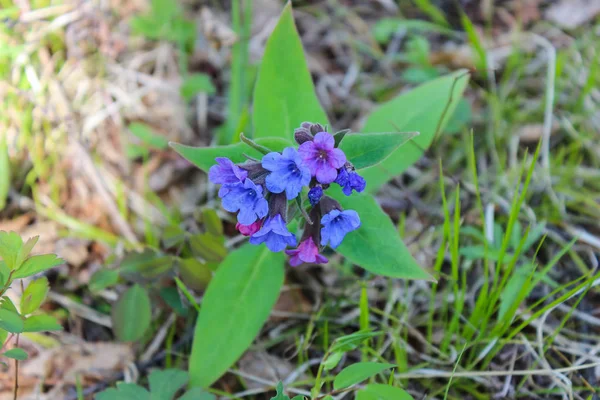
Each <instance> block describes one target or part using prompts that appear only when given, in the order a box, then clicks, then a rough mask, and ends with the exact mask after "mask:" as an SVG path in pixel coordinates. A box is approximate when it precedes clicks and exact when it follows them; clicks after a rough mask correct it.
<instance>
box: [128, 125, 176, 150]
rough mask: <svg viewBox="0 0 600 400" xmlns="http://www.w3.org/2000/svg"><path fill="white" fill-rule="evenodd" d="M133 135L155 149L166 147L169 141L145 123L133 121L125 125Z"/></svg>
mask: <svg viewBox="0 0 600 400" xmlns="http://www.w3.org/2000/svg"><path fill="white" fill-rule="evenodd" d="M127 128H128V129H129V131H130V132H131V133H133V135H134V136H136V137H137V138H138V139H140V140H141V141H142V142H144V144H146V145H148V146H150V147H153V148H155V149H166V148H167V147H168V146H169V141H168V140H167V139H166V138H165V137H164V136H162V135H160V134H158V133H156V132H154V130H153V129H152V128H151V127H150V126H148V125H146V124H140V123H138V122H134V123H133V124H129V126H128V127H127Z"/></svg>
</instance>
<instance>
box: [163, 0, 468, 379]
mask: <svg viewBox="0 0 600 400" xmlns="http://www.w3.org/2000/svg"><path fill="white" fill-rule="evenodd" d="M467 81H468V78H467V75H466V74H465V73H464V72H463V71H458V72H456V73H454V74H451V75H449V76H446V77H441V78H438V79H435V80H432V81H430V82H428V83H426V84H424V85H422V86H420V87H418V88H416V89H413V90H412V91H409V92H407V93H405V94H402V95H400V96H398V97H396V98H394V99H392V100H390V101H388V102H387V103H385V104H382V105H380V106H379V107H377V108H376V109H375V110H374V111H373V112H372V113H371V114H370V115H369V116H368V117H367V118H366V123H365V125H364V127H363V129H362V131H363V132H366V133H349V132H347V131H340V132H337V133H335V134H334V133H330V130H329V129H328V128H327V127H328V125H329V121H328V119H327V115H326V113H325V111H324V110H323V108H322V107H321V105H320V104H319V101H318V99H317V97H316V94H315V90H314V86H313V82H312V79H311V76H310V73H309V71H308V68H307V64H306V60H305V56H304V52H303V49H302V44H301V42H300V38H299V35H298V32H297V30H296V27H295V25H294V19H293V16H292V9H291V5H290V4H288V5H287V6H286V7H285V9H284V11H283V13H282V15H281V17H280V19H279V22H278V24H277V26H276V27H275V30H274V31H273V33H272V35H271V37H270V38H269V40H268V42H267V46H266V49H265V54H264V58H263V60H262V63H261V65H260V70H259V75H258V78H257V82H256V86H255V90H254V101H253V115H252V125H253V134H252V135H248V136H250V137H251V139H250V138H248V137H246V136H244V135H243V134H241V135H239V138H238V140H237V142H236V143H233V144H229V145H225V146H215V147H205V148H194V147H189V146H185V145H181V144H177V143H172V144H171V145H172V147H173V148H174V149H175V150H176V151H177V152H178V153H179V154H181V155H182V156H183V157H185V158H186V159H187V160H189V161H190V162H192V163H193V164H195V165H196V166H198V167H199V168H200V169H202V170H203V171H205V172H207V173H208V174H209V178H210V180H211V181H212V182H214V183H216V184H219V185H221V187H220V188H219V192H218V194H219V197H220V198H221V199H222V205H223V207H224V208H225V209H226V210H228V211H231V212H237V213H238V214H237V220H238V225H237V228H238V230H239V231H240V232H241V233H242V234H244V235H247V236H250V239H249V243H247V244H245V245H242V246H241V247H239V248H238V249H236V250H234V251H232V252H231V253H229V254H228V256H227V257H226V258H225V259H224V260H223V262H222V263H221V264H220V265H219V266H218V269H217V271H216V273H215V275H214V277H213V279H212V280H211V282H210V285H209V286H208V289H207V291H206V293H205V296H204V298H203V301H202V305H201V309H200V313H199V316H198V320H197V325H196V331H195V337H194V343H193V348H192V354H191V359H190V370H189V371H190V383H191V385H192V386H201V387H208V386H210V385H211V384H212V383H213V382H215V381H216V380H217V379H218V378H219V377H220V376H221V375H222V374H223V373H224V372H225V371H227V369H228V368H229V367H230V366H231V365H232V364H233V363H235V361H236V360H237V359H238V358H239V357H240V356H241V355H242V353H243V352H244V351H245V350H246V349H247V348H248V346H249V345H250V344H251V343H252V341H253V340H254V338H255V337H256V335H257V334H258V333H259V331H260V329H261V327H262V325H263V324H264V322H265V321H266V319H267V318H268V316H269V313H270V311H271V308H272V307H273V305H274V304H275V302H276V300H277V297H278V295H279V291H280V289H281V287H282V285H283V282H284V266H285V264H286V257H285V255H284V252H283V251H284V250H285V253H286V254H287V255H289V257H290V258H289V263H290V264H291V265H293V266H294V265H298V264H300V263H302V262H308V263H325V262H326V261H327V257H328V254H330V252H331V250H328V249H327V248H326V246H329V247H330V248H332V249H335V251H337V252H338V253H339V254H341V255H342V256H343V257H345V258H346V259H347V260H348V261H349V262H351V263H353V264H355V265H358V266H360V267H362V268H364V269H365V270H367V271H369V272H371V273H373V274H378V275H384V276H388V277H392V278H403V279H426V280H432V277H431V276H430V275H429V274H428V273H427V272H425V271H424V270H423V269H422V268H421V267H420V266H419V265H418V264H417V263H416V261H415V260H414V258H413V257H412V256H411V254H410V253H409V251H408V249H407V247H406V246H405V244H404V243H403V242H402V240H401V238H400V236H399V235H398V231H397V229H396V227H395V226H394V224H393V223H392V221H391V220H390V219H389V217H388V216H387V215H386V214H385V212H384V211H383V210H382V209H381V207H380V206H379V205H378V204H377V202H376V200H375V198H374V197H373V195H372V194H373V193H375V192H377V190H378V189H379V188H380V187H381V186H382V185H383V184H385V183H386V182H387V181H388V180H390V179H392V178H394V177H396V176H398V175H399V174H400V173H402V172H403V171H404V170H405V169H406V168H407V167H409V166H410V165H411V164H413V163H414V162H415V161H417V160H418V159H419V158H420V157H421V155H422V154H423V151H424V149H426V148H427V147H428V146H429V145H430V144H431V142H432V141H433V139H434V137H435V136H436V135H437V134H438V133H439V132H441V131H443V129H444V126H445V124H446V122H447V121H448V120H449V118H450V117H451V116H452V114H453V112H454V110H455V108H456V105H457V103H458V102H459V100H460V98H461V94H462V91H463V90H464V88H465V86H466V84H467ZM307 121H310V122H307ZM339 128H343V127H339ZM398 131H404V132H410V133H401V132H398ZM331 132H334V131H333V130H331Z"/></svg>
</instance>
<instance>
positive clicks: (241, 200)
mask: <svg viewBox="0 0 600 400" xmlns="http://www.w3.org/2000/svg"><path fill="white" fill-rule="evenodd" d="M262 192H263V188H262V187H261V186H257V185H255V184H254V182H252V181H251V180H250V179H246V180H245V181H244V183H241V182H238V183H230V184H225V185H223V187H221V189H220V190H219V197H221V198H222V199H223V208H224V209H226V210H227V211H229V212H236V211H239V214H238V216H237V220H238V222H239V223H240V224H242V225H250V224H252V223H253V222H254V221H256V220H257V219H260V218H263V217H265V216H266V215H267V213H268V212H269V205H268V203H267V200H266V199H265V198H264V197H263V194H262Z"/></svg>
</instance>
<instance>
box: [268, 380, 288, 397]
mask: <svg viewBox="0 0 600 400" xmlns="http://www.w3.org/2000/svg"><path fill="white" fill-rule="evenodd" d="M275 390H276V391H277V394H276V395H275V397H271V400H290V398H289V396H287V395H286V394H285V393H284V392H283V383H282V382H281V381H279V382H277V387H276V388H275Z"/></svg>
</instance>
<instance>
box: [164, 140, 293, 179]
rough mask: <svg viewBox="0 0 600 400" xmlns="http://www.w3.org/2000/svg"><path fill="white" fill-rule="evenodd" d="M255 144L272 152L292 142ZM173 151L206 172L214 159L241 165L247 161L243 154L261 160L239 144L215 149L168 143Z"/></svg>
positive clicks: (258, 155)
mask: <svg viewBox="0 0 600 400" xmlns="http://www.w3.org/2000/svg"><path fill="white" fill-rule="evenodd" d="M256 143H258V144H260V145H262V146H265V147H268V148H269V149H271V150H273V151H281V150H283V149H284V148H285V147H288V146H291V145H292V142H290V141H289V140H285V139H282V138H263V139H257V140H256ZM170 145H171V147H172V148H173V150H175V151H176V152H177V153H179V154H180V155H181V156H182V157H183V158H185V159H186V160H188V161H189V162H191V163H192V164H194V165H195V166H197V167H198V168H200V169H201V170H202V171H204V172H208V170H209V168H210V167H212V166H213V165H215V164H216V161H215V158H217V157H227V158H229V159H231V161H233V162H234V163H241V162H244V161H246V160H247V158H246V157H245V156H244V154H247V155H248V156H250V157H254V158H257V159H261V158H262V154H261V153H259V152H258V151H257V150H255V149H253V148H251V147H250V146H248V145H247V144H246V143H243V142H240V143H236V144H231V145H228V146H215V147H192V146H185V145H183V144H179V143H173V142H171V143H170Z"/></svg>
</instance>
